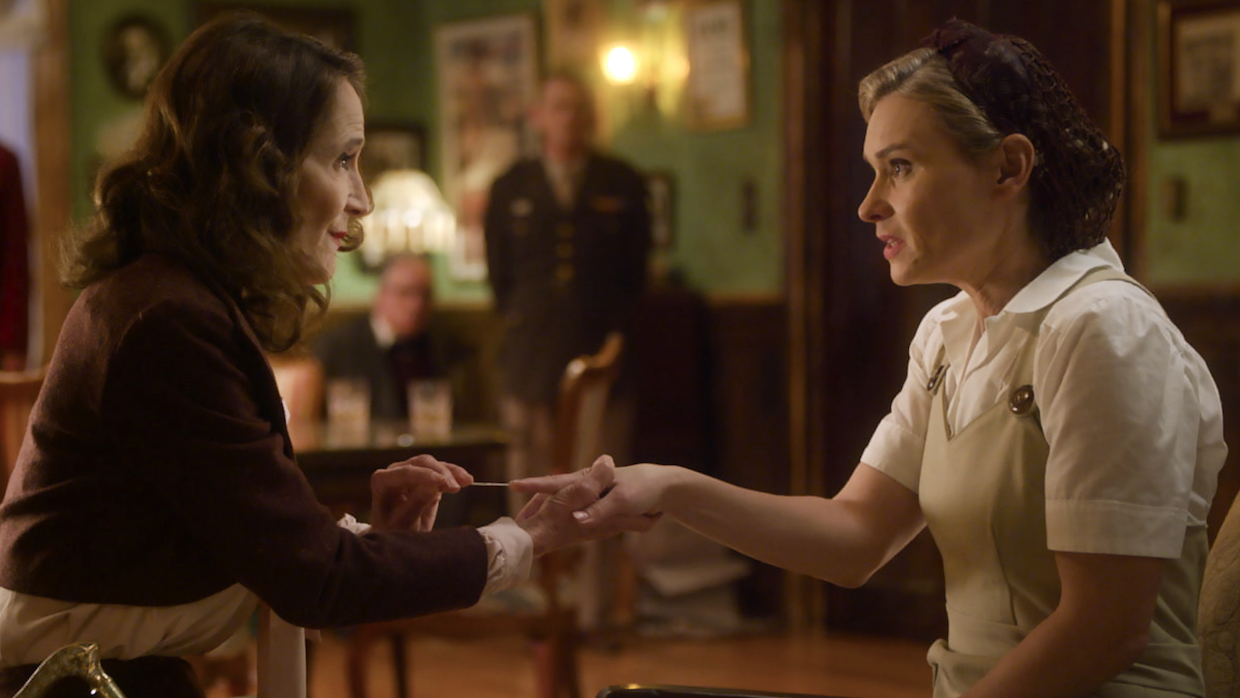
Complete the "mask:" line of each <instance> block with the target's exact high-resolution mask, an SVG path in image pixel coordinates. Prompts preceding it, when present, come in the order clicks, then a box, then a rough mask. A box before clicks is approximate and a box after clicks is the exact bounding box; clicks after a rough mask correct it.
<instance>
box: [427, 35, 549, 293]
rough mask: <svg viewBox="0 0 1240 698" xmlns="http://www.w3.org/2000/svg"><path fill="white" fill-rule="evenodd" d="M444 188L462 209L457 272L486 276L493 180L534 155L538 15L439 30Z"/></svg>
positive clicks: (453, 265) (454, 258)
mask: <svg viewBox="0 0 1240 698" xmlns="http://www.w3.org/2000/svg"><path fill="white" fill-rule="evenodd" d="M435 63H436V73H437V75H438V79H439V131H440V134H441V135H440V137H441V138H442V153H443V178H442V180H441V181H442V182H443V188H444V196H445V197H447V199H448V203H449V205H451V206H452V207H453V208H454V209H455V210H456V215H457V234H456V243H455V247H456V249H455V250H454V252H453V253H452V254H451V255H450V256H449V264H448V271H449V274H450V275H451V276H452V277H453V278H456V279H459V280H472V281H477V280H482V279H483V278H485V277H486V248H485V244H486V243H485V241H484V238H483V231H482V218H483V214H484V213H485V211H486V200H487V194H488V192H489V191H490V188H491V182H493V181H494V180H495V178H496V177H497V176H499V175H500V174H502V173H503V172H504V170H506V169H508V167H509V166H510V165H512V164H513V162H515V161H516V160H517V158H519V157H521V155H522V154H524V153H527V152H531V150H532V148H531V146H532V134H531V132H530V128H529V124H528V123H527V121H528V118H527V113H528V111H529V107H530V105H531V104H532V103H533V102H534V99H535V98H536V96H537V92H538V48H537V46H536V32H535V25H534V18H533V17H532V16H530V15H524V14H517V15H504V16H498V17H488V18H486V19H479V20H472V21H468V22H456V23H451V24H445V25H443V26H441V27H439V28H437V29H436V30H435Z"/></svg>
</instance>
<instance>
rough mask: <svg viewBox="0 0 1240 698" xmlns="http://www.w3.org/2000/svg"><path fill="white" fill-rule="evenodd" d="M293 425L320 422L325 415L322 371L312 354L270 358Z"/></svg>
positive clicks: (284, 354) (272, 356)
mask: <svg viewBox="0 0 1240 698" xmlns="http://www.w3.org/2000/svg"><path fill="white" fill-rule="evenodd" d="M267 360H268V361H269V362H270V363H271V370H272V372H273V373H274V374H275V377H276V386H277V387H279V389H280V397H281V398H283V399H284V406H285V408H286V409H287V410H288V422H289V424H290V425H293V424H302V423H307V422H317V421H318V420H319V419H320V417H319V415H320V414H321V413H322V411H323V367H322V366H321V365H319V362H318V360H317V359H315V358H314V357H313V356H312V355H310V354H296V355H294V354H292V353H283V354H269V355H268V356H267Z"/></svg>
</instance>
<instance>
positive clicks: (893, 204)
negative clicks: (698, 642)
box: [516, 20, 1226, 698]
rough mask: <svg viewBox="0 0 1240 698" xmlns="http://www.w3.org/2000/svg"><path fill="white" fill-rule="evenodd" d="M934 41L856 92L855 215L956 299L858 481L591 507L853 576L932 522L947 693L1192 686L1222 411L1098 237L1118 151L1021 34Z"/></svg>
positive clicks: (677, 474)
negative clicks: (825, 489) (940, 578)
mask: <svg viewBox="0 0 1240 698" xmlns="http://www.w3.org/2000/svg"><path fill="white" fill-rule="evenodd" d="M927 43H928V45H927V46H926V47H924V48H921V49H919V50H917V51H914V52H912V53H909V54H907V55H905V56H902V57H900V58H898V59H896V60H895V61H893V62H891V63H890V64H888V65H886V66H884V67H882V68H880V69H879V70H877V71H875V72H874V73H872V74H871V75H870V76H868V77H867V78H866V79H865V80H863V81H862V83H861V87H860V102H861V109H862V113H863V115H864V116H865V118H866V120H867V122H868V128H867V131H866V138H865V145H864V150H863V152H864V156H865V159H866V161H867V162H869V163H870V165H871V166H872V167H873V168H874V182H873V184H872V186H871V188H870V191H869V193H868V195H867V196H866V198H865V200H864V201H863V202H862V203H861V205H860V208H859V210H858V213H859V215H860V216H861V218H862V219H863V220H865V221H868V222H871V223H873V224H874V226H875V229H876V234H877V237H878V239H879V241H880V242H881V243H882V247H883V255H884V257H885V258H886V259H887V260H888V262H889V265H890V270H891V277H892V280H893V281H895V282H896V283H897V284H899V285H910V284H927V283H949V284H952V285H955V286H956V287H957V288H959V289H960V293H959V294H958V295H956V296H955V297H954V298H951V299H949V300H947V301H944V302H943V303H940V304H939V305H938V306H937V307H935V308H934V309H932V310H931V311H930V312H929V313H928V314H927V315H926V316H925V318H924V319H923V320H922V323H921V326H920V328H919V329H918V331H917V334H916V336H915V338H914V339H913V343H912V346H911V348H910V352H909V365H908V377H907V379H906V381H905V383H904V387H903V388H902V389H901V391H900V393H899V394H898V395H897V396H896V398H895V400H894V401H893V403H892V408H891V412H890V414H888V416H887V417H886V418H884V419H883V421H882V422H881V423H880V424H879V426H878V429H877V430H876V431H875V433H874V436H873V437H872V439H871V441H870V444H869V446H868V447H867V448H866V450H865V452H864V454H863V455H862V458H861V463H860V464H859V465H858V466H857V468H856V470H855V471H854V472H853V475H852V477H851V478H850V479H849V481H848V482H847V483H846V484H845V485H844V487H843V489H842V490H841V491H840V492H839V493H838V494H837V495H836V496H835V497H833V498H830V499H826V498H818V497H779V496H775V495H769V494H763V493H759V492H754V491H751V490H745V489H742V488H739V487H734V486H732V485H729V484H726V483H723V482H720V481H718V480H713V479H710V478H708V477H706V476H704V475H701V474H699V473H695V472H692V471H689V470H685V469H683V468H678V467H667V466H656V465H650V464H641V465H635V466H631V467H628V468H621V469H619V470H617V472H616V477H615V482H616V485H615V487H614V489H613V490H611V492H610V493H609V494H608V495H607V496H606V497H604V498H603V499H601V500H600V501H599V502H597V503H595V504H593V505H591V506H590V507H588V508H586V509H585V510H583V511H581V512H578V516H579V518H580V519H582V520H583V521H584V522H587V523H589V522H596V523H599V524H603V523H605V522H607V521H608V520H609V517H611V516H613V515H618V514H624V515H631V514H633V513H643V512H645V513H653V512H662V513H664V514H666V515H668V516H671V517H673V518H675V519H677V520H679V521H681V522H683V523H685V524H686V525H688V526H690V527H691V528H694V529H696V530H697V531H699V532H701V533H703V534H705V535H707V536H709V537H711V538H714V539H715V540H718V541H720V542H722V543H724V544H727V545H729V546H731V547H733V548H735V549H737V550H739V551H741V552H743V553H746V554H748V555H752V556H753V557H756V558H758V559H761V560H764V561H766V562H769V563H772V564H776V565H781V566H783V567H787V568H789V569H793V570H796V571H798V572H802V573H806V574H810V575H814V576H816V577H818V578H820V579H824V580H827V581H830V582H833V583H836V584H840V585H844V586H857V585H860V584H862V583H864V582H865V581H866V580H867V579H868V578H869V577H870V575H871V574H873V573H874V571H875V570H877V569H878V568H880V567H882V566H883V565H884V564H885V563H886V562H887V561H888V560H890V559H891V557H892V556H894V555H895V554H896V553H897V552H899V551H900V550H901V549H902V548H903V547H904V546H905V545H907V544H908V542H909V541H910V540H912V538H913V537H914V536H915V535H917V533H918V532H920V531H921V530H922V529H923V528H925V527H927V526H928V527H929V529H930V532H931V533H932V534H933V536H934V540H935V543H936V545H937V546H938V548H939V550H940V552H941V553H942V555H943V560H944V568H945V573H946V590H947V614H948V622H949V630H948V636H947V638H945V639H942V640H939V641H938V642H936V643H935V644H934V646H933V647H932V648H931V650H930V653H929V661H930V663H931V665H932V666H933V668H934V695H935V696H936V698H944V697H948V696H959V695H966V696H970V698H974V697H977V698H980V697H982V696H995V697H1001V698H1019V697H1022V696H1030V697H1032V696H1038V697H1040V698H1048V697H1051V696H1086V695H1088V696H1106V697H1108V698H1109V697H1112V696H1134V697H1136V696H1147V697H1148V696H1200V695H1202V691H1203V688H1202V677H1201V662H1200V656H1199V652H1198V650H1197V645H1196V637H1195V632H1194V625H1195V618H1196V605H1197V594H1198V589H1199V587H1200V584H1201V575H1202V569H1203V564H1204V561H1205V554H1206V541H1207V539H1206V528H1205V519H1206V514H1207V512H1208V510H1209V507H1210V502H1211V499H1212V498H1213V495H1214V489H1215V481H1216V476H1217V473H1218V470H1219V468H1220V467H1221V466H1222V463H1223V459H1224V457H1225V455H1226V447H1225V446H1224V444H1223V442H1222V422H1221V414H1220V404H1219V397H1218V392H1217V389H1216V387H1215V385H1214V382H1213V380H1212V379H1211V377H1210V374H1209V372H1208V371H1207V369H1206V366H1205V364H1204V362H1203V361H1202V360H1201V358H1200V356H1198V354H1197V353H1196V352H1195V351H1194V350H1193V349H1192V348H1191V347H1190V346H1189V345H1188V344H1187V343H1186V342H1185V341H1184V338H1183V337H1182V336H1181V334H1180V332H1179V331H1178V330H1177V329H1176V327H1175V326H1174V325H1173V324H1172V323H1171V321H1170V320H1169V319H1168V318H1167V316H1166V314H1165V313H1164V312H1163V311H1162V309H1161V308H1160V307H1159V305H1158V303H1157V301H1155V300H1154V298H1153V297H1152V296H1151V295H1150V294H1149V293H1148V292H1147V291H1146V290H1145V289H1143V288H1142V287H1141V286H1139V285H1138V284H1137V283H1136V282H1135V281H1133V280H1132V279H1131V278H1130V277H1128V276H1126V275H1125V274H1124V273H1123V271H1122V266H1121V263H1120V260H1119V257H1118V256H1117V255H1116V254H1115V251H1114V249H1112V247H1111V245H1110V244H1109V243H1108V242H1107V240H1106V234H1107V231H1108V229H1109V227H1110V223H1111V218H1112V215H1113V212H1114V210H1115V205H1116V201H1117V199H1118V198H1119V195H1120V191H1121V187H1122V183H1123V176H1124V170H1123V164H1122V161H1121V159H1120V156H1119V153H1118V152H1116V150H1115V149H1114V148H1113V147H1112V146H1111V145H1109V144H1108V143H1107V142H1106V140H1105V139H1104V138H1103V137H1102V134H1101V133H1099V132H1098V130H1097V128H1095V127H1094V125H1093V124H1092V123H1090V121H1089V119H1088V118H1087V117H1086V115H1085V114H1084V112H1083V110H1082V109H1081V108H1080V106H1079V105H1078V104H1077V102H1076V100H1075V99H1074V98H1073V97H1072V95H1071V94H1070V93H1069V91H1068V90H1067V88H1066V86H1065V85H1064V83H1063V81H1062V79H1061V78H1060V77H1059V76H1058V75H1057V74H1056V73H1055V71H1054V70H1053V69H1052V68H1051V66H1050V65H1049V64H1048V63H1047V61H1046V60H1045V59H1044V58H1043V57H1042V56H1041V55H1040V54H1039V53H1038V51H1037V50H1036V49H1035V48H1034V47H1033V46H1031V45H1030V44H1029V43H1028V42H1026V41H1023V40H1021V39H1018V38H1015V37H1009V36H996V35H992V34H990V33H989V32H986V31H984V30H982V29H979V28H978V27H975V26H973V25H970V24H968V23H965V22H961V21H955V20H953V21H952V22H949V23H948V24H947V25H945V26H944V27H942V28H941V29H939V30H938V31H936V32H935V33H934V34H933V35H932V36H931V37H930V39H929V40H928V42H927ZM564 482H565V480H564V479H563V478H560V477H552V478H542V479H533V480H527V481H518V483H517V485H516V486H517V488H518V489H520V490H523V491H544V492H552V491H554V489H555V488H556V487H558V486H561V485H563V484H564Z"/></svg>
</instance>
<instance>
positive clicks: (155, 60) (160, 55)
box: [103, 14, 172, 99]
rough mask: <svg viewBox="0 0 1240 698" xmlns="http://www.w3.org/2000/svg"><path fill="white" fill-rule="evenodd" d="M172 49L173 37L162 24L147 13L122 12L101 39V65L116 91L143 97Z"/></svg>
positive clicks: (135, 97)
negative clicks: (122, 15)
mask: <svg viewBox="0 0 1240 698" xmlns="http://www.w3.org/2000/svg"><path fill="white" fill-rule="evenodd" d="M171 51H172V40H171V39H169V38H168V30H167V29H165V28H164V26H163V25H162V24H160V23H159V22H158V21H156V20H155V19H154V18H153V17H148V16H146V15H141V14H130V15H125V16H124V17H121V18H120V19H118V20H117V21H116V22H114V23H113V24H112V26H111V27H109V28H108V32H107V35H106V36H105V37H104V39H103V65H104V67H105V68H106V69H107V73H108V80H109V81H110V82H111V83H112V87H113V88H115V89H116V91H117V92H119V93H121V94H123V95H125V96H126V97H128V98H130V99H142V98H143V97H145V96H146V88H147V87H148V86H149V85H150V84H151V80H153V79H154V78H155V73H158V72H159V69H160V68H162V67H163V65H164V61H166V60H168V55H169V54H170V53H171Z"/></svg>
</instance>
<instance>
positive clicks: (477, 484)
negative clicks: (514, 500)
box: [471, 482, 508, 487]
mask: <svg viewBox="0 0 1240 698" xmlns="http://www.w3.org/2000/svg"><path fill="white" fill-rule="evenodd" d="M507 486H508V483H507V482H475V483H474V484H473V485H471V487H507Z"/></svg>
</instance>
